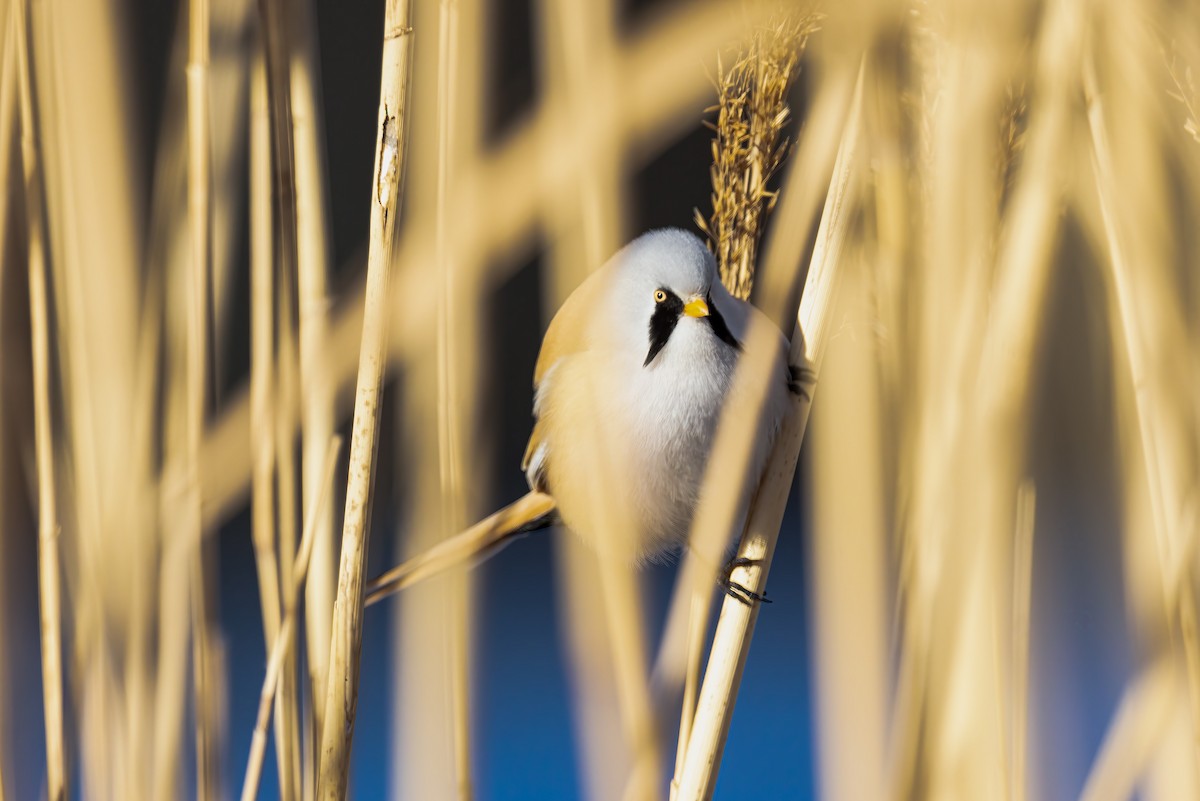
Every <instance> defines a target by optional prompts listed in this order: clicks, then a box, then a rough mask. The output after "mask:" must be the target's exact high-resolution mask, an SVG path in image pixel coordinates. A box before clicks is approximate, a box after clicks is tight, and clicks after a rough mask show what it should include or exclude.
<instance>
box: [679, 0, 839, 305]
mask: <svg viewBox="0 0 1200 801" xmlns="http://www.w3.org/2000/svg"><path fill="white" fill-rule="evenodd" d="M793 13H796V12H793ZM817 21H818V17H817V15H815V14H813V13H811V12H809V13H807V14H804V15H803V16H799V15H797V16H791V17H789V16H785V17H783V18H782V19H780V20H778V21H777V22H776V23H775V24H773V25H770V26H768V27H767V28H765V29H763V30H759V31H756V32H755V34H754V36H753V38H752V39H751V41H750V45H749V47H748V48H747V49H746V50H744V51H743V52H742V53H740V54H739V55H738V58H737V60H736V61H735V62H734V65H733V66H732V67H730V68H729V69H728V70H725V69H724V68H723V67H722V65H721V61H720V59H718V61H717V78H716V87H717V104H716V105H715V106H712V107H710V108H708V109H706V112H707V113H711V112H713V111H715V112H717V121H716V123H707V122H706V123H705V124H706V125H708V127H710V128H712V129H713V131H714V132H715V133H716V136H715V138H714V139H713V144H712V152H713V165H712V168H711V170H710V174H711V176H712V186H713V190H712V207H713V209H712V214H711V215H710V216H709V218H708V219H707V220H706V219H705V218H704V217H703V216H702V215H701V214H700V212H699V210H697V211H696V213H695V218H696V225H697V226H698V227H699V228H700V230H701V231H703V232H704V234H705V236H706V237H707V238H708V242H709V248H710V249H711V250H712V251H713V253H714V254H715V255H716V257H717V265H718V267H719V269H720V273H721V282H722V283H723V284H725V287H726V288H727V289H728V290H729V291H730V293H731V294H733V295H734V296H736V297H739V298H741V299H742V300H746V299H748V298H749V297H750V290H751V288H752V287H753V285H754V268H755V265H756V264H757V263H758V243H759V239H760V238H761V236H762V232H763V230H764V229H765V223H766V217H767V215H768V214H769V213H770V212H771V209H773V208H774V206H775V201H776V199H777V198H778V194H777V193H776V192H775V191H773V190H770V189H768V188H767V185H768V184H769V183H770V182H771V179H772V178H773V177H774V176H775V173H776V172H777V171H778V170H779V168H780V166H781V165H782V164H783V162H784V159H785V158H787V153H788V149H789V145H790V143H789V142H788V139H787V137H786V136H784V135H783V132H784V130H785V129H786V128H787V126H788V123H789V121H790V116H791V109H790V108H789V106H788V102H787V97H788V93H789V92H790V91H791V88H792V85H793V84H794V83H795V81H796V77H797V75H798V74H799V72H800V59H801V57H802V56H803V54H804V49H805V46H806V45H807V43H808V37H809V35H810V34H811V33H813V32H814V31H815V30H816V29H817Z"/></svg>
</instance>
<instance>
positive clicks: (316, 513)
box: [241, 436, 342, 801]
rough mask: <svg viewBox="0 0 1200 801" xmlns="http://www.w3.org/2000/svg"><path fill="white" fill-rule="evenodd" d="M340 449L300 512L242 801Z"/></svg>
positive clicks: (248, 793) (258, 770) (253, 787)
mask: <svg viewBox="0 0 1200 801" xmlns="http://www.w3.org/2000/svg"><path fill="white" fill-rule="evenodd" d="M341 446H342V439H341V437H338V436H334V437H333V438H332V439H331V440H330V441H329V445H328V447H327V449H326V452H325V459H324V462H323V464H322V465H321V475H322V483H321V487H322V489H321V491H320V492H318V493H317V494H316V495H315V496H313V498H312V500H311V501H310V502H309V504H308V506H307V507H306V508H305V511H304V532H303V534H302V535H301V537H300V547H299V550H298V551H297V552H296V559H295V562H294V563H293V565H292V574H291V576H289V577H288V582H287V583H288V591H287V592H285V593H284V595H285V597H287V598H288V603H287V606H286V608H285V609H284V615H283V623H282V624H281V626H280V629H279V637H278V638H276V640H275V642H274V644H273V645H272V646H271V649H270V652H269V656H268V659H267V671H266V676H265V677H264V678H263V687H262V692H261V693H260V694H259V702H258V713H257V715H256V716H255V723H254V734H253V736H252V737H251V740H250V756H249V758H248V759H247V762H246V775H245V778H244V780H243V782H242V794H241V799H242V801H254V799H255V798H257V797H258V785H259V781H260V779H261V778H262V763H263V757H264V755H265V754H266V750H267V726H268V725H269V723H268V721H269V720H270V718H271V708H272V699H273V697H274V695H275V688H276V686H277V684H278V682H279V680H280V673H281V671H282V669H283V664H284V661H285V660H286V657H287V654H288V652H289V651H290V650H291V648H292V639H293V636H294V634H295V631H296V615H297V614H298V610H297V605H298V604H297V602H298V599H299V597H300V592H301V590H302V589H303V588H304V581H305V578H306V575H307V573H308V566H309V558H310V556H311V555H312V549H313V543H314V541H315V539H316V530H317V528H318V526H319V520H320V517H321V511H322V507H324V506H326V505H328V503H329V495H330V493H331V491H332V489H333V473H334V468H336V467H337V453H338V450H339V449H340V448H341Z"/></svg>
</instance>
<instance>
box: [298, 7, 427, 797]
mask: <svg viewBox="0 0 1200 801" xmlns="http://www.w3.org/2000/svg"><path fill="white" fill-rule="evenodd" d="M410 19H411V4H410V3H409V2H408V0H388V3H387V7H386V12H385V15H384V36H383V62H382V78H381V85H380V101H379V118H378V124H377V128H376V142H375V168H374V171H373V174H372V179H371V227H370V248H369V251H368V256H367V285H366V296H365V306H364V313H363V329H362V346H361V349H360V353H359V376H358V385H357V388H356V390H355V403H354V422H353V428H352V431H353V433H352V436H351V440H350V472H349V478H348V480H347V487H346V511H345V519H344V522H343V527H342V555H341V564H340V568H339V571H338V591H337V598H336V600H335V603H334V614H333V621H334V623H333V630H332V634H331V645H330V653H329V678H328V689H327V694H326V698H325V715H326V722H325V727H324V730H323V731H322V732H321V759H320V780H319V784H318V798H320V799H322V800H323V801H341V799H343V798H344V797H345V795H346V784H347V781H348V779H349V775H348V774H349V755H350V741H351V738H352V737H353V733H354V715H355V709H356V707H357V704H358V674H359V657H360V655H361V649H362V612H363V594H362V590H363V570H364V569H365V567H366V558H367V536H368V533H369V528H368V526H369V522H370V509H371V485H372V482H371V477H372V470H373V466H374V461H375V451H376V435H377V433H378V428H379V411H380V404H381V401H382V383H383V372H384V367H385V364H386V361H387V321H388V313H389V307H388V303H389V301H390V299H391V296H390V295H389V294H388V273H389V272H390V270H391V259H392V238H393V234H394V232H395V227H396V217H397V216H398V214H399V208H400V186H401V176H402V174H403V168H404V159H405V156H406V153H405V145H404V136H405V130H406V128H407V123H408V119H407V117H408V113H407V112H408V98H407V92H408V84H409V63H410V60H411V54H412V28H411V27H410Z"/></svg>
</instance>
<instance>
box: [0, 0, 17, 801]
mask: <svg viewBox="0 0 1200 801" xmlns="http://www.w3.org/2000/svg"><path fill="white" fill-rule="evenodd" d="M17 5H18V3H17V2H16V0H11V5H10V6H8V7H7V8H6V9H5V11H6V12H7V13H4V15H3V16H4V33H3V39H0V42H3V47H0V187H2V189H0V258H3V256H4V254H5V253H6V252H7V251H6V249H5V248H6V247H7V243H8V241H9V239H8V236H9V234H10V231H9V225H8V222H9V220H8V201H9V195H10V194H15V192H16V188H17V186H16V184H17V182H16V179H15V176H12V177H11V178H10V176H9V173H8V167H9V165H10V164H11V161H10V159H9V156H10V155H11V154H12V143H13V139H14V137H15V136H16V135H17V131H18V130H19V128H20V126H21V116H20V100H19V98H18V95H17V56H16V50H17V47H16V43H15V41H14V40H13V37H14V36H16V25H17V23H16V18H17V11H16V9H17ZM10 187H11V189H10ZM0 792H3V790H0Z"/></svg>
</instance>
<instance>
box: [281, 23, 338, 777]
mask: <svg viewBox="0 0 1200 801" xmlns="http://www.w3.org/2000/svg"><path fill="white" fill-rule="evenodd" d="M315 17H316V10H315V8H314V4H313V0H302V1H301V2H297V3H295V4H294V5H293V7H292V32H293V38H292V45H293V46H292V51H291V79H292V80H291V86H292V136H293V143H294V157H295V161H296V163H295V176H296V270H297V273H298V283H297V294H298V307H299V313H300V320H299V322H300V333H299V342H300V388H301V397H302V398H303V406H304V408H303V411H302V418H303V423H302V444H301V449H302V454H301V473H302V477H301V481H302V488H301V495H302V501H303V504H304V507H305V508H308V505H309V504H310V503H311V502H312V498H313V497H314V496H315V495H316V494H317V493H319V492H321V483H320V481H321V474H320V469H321V464H320V459H321V453H322V451H323V449H324V448H325V443H326V442H328V441H329V438H330V437H331V436H332V435H333V428H334V409H333V390H334V388H333V385H332V377H331V375H330V372H329V366H328V364H327V363H326V361H327V360H326V359H325V356H324V348H325V343H326V339H327V337H328V335H329V334H328V332H329V316H328V315H329V300H328V297H327V291H328V290H327V272H328V262H329V219H328V211H327V208H328V207H327V204H326V192H327V188H326V175H325V170H326V167H325V160H324V156H323V153H324V131H323V130H322V119H323V110H322V104H321V95H320V89H319V86H320V75H319V66H318V59H317V55H318V54H317V41H316V39H317V33H316V22H315ZM315 526H316V529H315V534H314V535H313V549H312V561H311V563H310V564H309V569H308V579H307V583H306V585H305V604H304V635H305V636H304V642H305V646H306V648H307V654H306V656H307V661H308V674H309V698H310V705H311V714H312V720H311V725H312V732H313V735H314V737H315V739H316V740H317V741H319V740H320V738H321V734H320V732H321V725H322V722H323V721H324V719H325V717H324V714H323V711H322V709H323V705H324V703H325V676H326V674H327V673H328V660H329V627H330V625H331V624H332V617H333V593H334V572H335V567H334V561H333V559H334V557H333V505H332V504H328V505H325V506H323V507H322V509H321V512H320V519H319V520H318V521H317V522H316V523H315ZM311 750H313V751H314V752H315V748H313V749H311ZM311 761H312V760H309V762H311ZM306 764H309V763H308V762H306ZM315 779H316V774H315V771H314V772H313V774H312V780H313V783H314V784H315ZM313 789H315V787H314V788H313Z"/></svg>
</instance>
